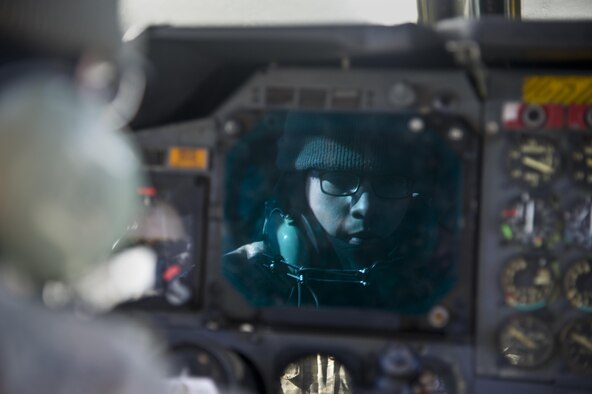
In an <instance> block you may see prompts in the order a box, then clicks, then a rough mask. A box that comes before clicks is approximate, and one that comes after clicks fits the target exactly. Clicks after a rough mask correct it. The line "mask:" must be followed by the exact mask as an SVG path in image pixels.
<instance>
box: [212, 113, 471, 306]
mask: <svg viewBox="0 0 592 394" xmlns="http://www.w3.org/2000/svg"><path fill="white" fill-rule="evenodd" d="M411 118H412V117H411V115H369V114H347V113H300V112H294V113H288V114H285V113H270V114H268V115H267V116H265V117H264V118H263V119H262V120H261V121H260V122H259V123H257V124H256V125H255V127H254V128H253V130H252V131H251V132H250V133H249V134H248V135H247V136H246V137H244V138H243V139H242V140H241V141H240V142H239V143H237V144H236V145H235V146H234V147H233V148H232V150H231V151H230V152H229V153H228V156H227V164H226V168H227V173H226V185H225V195H226V200H225V238H224V242H225V245H224V246H225V252H226V254H225V256H224V261H223V268H224V272H225V274H226V277H227V278H228V279H229V281H230V282H231V283H232V284H233V285H234V286H235V287H236V288H237V289H238V290H239V291H240V292H241V293H242V294H243V295H244V296H245V298H246V299H247V300H248V301H249V302H251V303H252V304H254V305H257V306H303V307H321V308H324V307H356V308H376V309H386V310H389V311H394V312H399V313H406V314H417V313H425V312H426V311H427V310H429V308H431V307H432V306H433V305H434V304H435V303H436V302H438V301H439V300H441V299H442V297H443V296H444V295H446V294H447V293H448V292H449V291H450V289H452V288H453V287H454V285H455V283H456V273H457V268H458V253H459V237H460V227H459V226H460V224H459V223H460V220H459V218H460V216H461V211H462V209H461V205H462V192H461V190H462V181H461V180H462V162H461V160H460V158H459V157H458V155H457V154H456V153H455V152H454V151H452V150H451V149H450V148H449V146H448V145H447V143H446V142H445V141H444V139H442V138H441V137H440V134H439V133H438V132H437V131H436V130H429V129H425V130H424V131H423V132H420V133H417V132H413V131H411V130H410V129H409V128H408V124H409V121H410V120H411Z"/></svg>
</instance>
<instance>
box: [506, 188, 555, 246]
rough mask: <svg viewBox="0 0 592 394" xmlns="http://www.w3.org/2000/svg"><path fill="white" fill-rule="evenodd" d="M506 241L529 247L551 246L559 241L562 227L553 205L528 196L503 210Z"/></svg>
mask: <svg viewBox="0 0 592 394" xmlns="http://www.w3.org/2000/svg"><path fill="white" fill-rule="evenodd" d="M501 216H502V224H501V233H502V236H503V237H504V239H505V240H507V241H511V242H518V243H521V244H524V245H528V246H534V247H537V248H539V247H541V246H551V245H553V244H555V243H556V242H557V241H559V238H560V231H559V230H560V225H559V220H558V216H557V214H556V212H555V210H554V207H553V204H552V203H551V202H549V201H546V200H542V199H535V198H532V197H531V196H529V195H528V194H524V195H522V197H521V198H520V199H519V200H517V201H514V202H513V203H512V204H510V206H508V207H506V208H505V209H503V210H502V215H501Z"/></svg>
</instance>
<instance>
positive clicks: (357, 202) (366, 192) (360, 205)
mask: <svg viewBox="0 0 592 394" xmlns="http://www.w3.org/2000/svg"><path fill="white" fill-rule="evenodd" d="M373 196H374V192H373V191H372V189H371V188H370V185H367V184H362V185H360V188H359V189H358V191H357V192H356V193H355V194H354V195H353V196H352V207H351V215H352V216H353V217H355V218H358V219H361V218H364V217H366V216H367V215H368V210H369V209H370V207H371V206H372V199H373Z"/></svg>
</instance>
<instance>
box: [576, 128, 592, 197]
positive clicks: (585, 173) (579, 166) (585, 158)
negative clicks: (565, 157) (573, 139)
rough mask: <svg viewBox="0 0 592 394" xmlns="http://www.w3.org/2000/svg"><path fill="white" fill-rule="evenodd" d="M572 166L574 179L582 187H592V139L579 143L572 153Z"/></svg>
mask: <svg viewBox="0 0 592 394" xmlns="http://www.w3.org/2000/svg"><path fill="white" fill-rule="evenodd" d="M574 145H576V144H574ZM571 164H572V169H571V176H572V179H573V180H574V181H575V182H576V183H578V184H580V185H583V186H587V187H590V186H592V139H590V138H587V139H585V140H582V141H578V143H577V147H576V148H575V149H574V150H573V152H572V153H571Z"/></svg>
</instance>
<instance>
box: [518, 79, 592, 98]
mask: <svg viewBox="0 0 592 394" xmlns="http://www.w3.org/2000/svg"><path fill="white" fill-rule="evenodd" d="M522 100H523V101H524V102H526V103H528V104H562V105H571V104H589V105H592V76H574V75H572V76H557V75H540V76H532V77H526V78H525V79H524V84H523V85H522Z"/></svg>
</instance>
